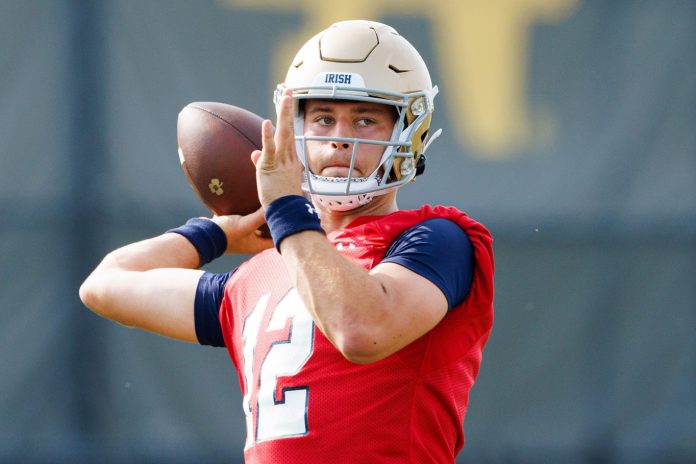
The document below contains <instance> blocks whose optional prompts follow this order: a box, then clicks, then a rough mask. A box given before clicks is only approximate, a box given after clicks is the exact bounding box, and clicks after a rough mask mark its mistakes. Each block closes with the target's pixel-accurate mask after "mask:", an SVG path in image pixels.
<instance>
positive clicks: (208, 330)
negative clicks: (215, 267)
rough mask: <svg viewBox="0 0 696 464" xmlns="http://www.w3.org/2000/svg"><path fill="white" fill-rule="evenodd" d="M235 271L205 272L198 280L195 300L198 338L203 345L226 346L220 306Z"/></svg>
mask: <svg viewBox="0 0 696 464" xmlns="http://www.w3.org/2000/svg"><path fill="white" fill-rule="evenodd" d="M233 273H234V271H231V272H227V273H224V274H215V273H212V272H204V273H203V275H201V278H200V279H199V280H198V287H196V298H195V300H194V316H195V321H196V337H197V338H198V343H200V344H201V345H210V346H225V339H224V338H223V336H222V326H221V325H220V305H221V304H222V298H223V296H224V295H225V284H226V283H227V280H228V279H229V278H230V276H231V275H232V274H233Z"/></svg>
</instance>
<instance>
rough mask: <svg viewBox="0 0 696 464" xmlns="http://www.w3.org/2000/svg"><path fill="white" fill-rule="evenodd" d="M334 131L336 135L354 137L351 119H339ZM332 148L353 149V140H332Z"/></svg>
mask: <svg viewBox="0 0 696 464" xmlns="http://www.w3.org/2000/svg"><path fill="white" fill-rule="evenodd" d="M333 132H334V133H333V135H334V136H335V137H353V132H352V126H351V124H350V122H349V121H346V120H344V119H339V120H338V121H336V125H335V126H334V131H333ZM331 148H333V149H334V150H341V149H342V150H351V149H352V148H353V144H352V143H351V142H345V141H343V142H341V141H338V140H332V141H331Z"/></svg>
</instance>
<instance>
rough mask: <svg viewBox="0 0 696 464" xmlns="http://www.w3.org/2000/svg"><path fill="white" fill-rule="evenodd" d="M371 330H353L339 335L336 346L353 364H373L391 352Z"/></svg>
mask: <svg viewBox="0 0 696 464" xmlns="http://www.w3.org/2000/svg"><path fill="white" fill-rule="evenodd" d="M374 335H375V334H374V333H372V332H371V331H360V332H353V333H351V334H344V335H343V336H342V337H338V338H337V340H336V341H335V342H334V346H336V349H338V351H339V352H340V353H341V355H342V356H343V357H344V358H345V359H346V360H348V361H350V362H352V363H353V364H371V363H373V362H377V361H380V360H382V359H384V358H386V357H387V356H388V355H389V354H391V352H390V351H389V350H388V349H386V348H385V346H384V344H383V343H382V342H380V340H379V339H378V338H377V337H376V336H374Z"/></svg>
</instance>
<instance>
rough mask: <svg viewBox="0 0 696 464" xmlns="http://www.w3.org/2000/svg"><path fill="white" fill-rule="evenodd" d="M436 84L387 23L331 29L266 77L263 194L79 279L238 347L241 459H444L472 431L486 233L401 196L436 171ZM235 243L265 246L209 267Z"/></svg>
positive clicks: (191, 331)
mask: <svg viewBox="0 0 696 464" xmlns="http://www.w3.org/2000/svg"><path fill="white" fill-rule="evenodd" d="M436 94H437V87H435V86H433V85H432V83H431V79H430V75H429V72H428V69H427V67H426V65H425V63H424V61H423V59H422V58H421V56H420V54H419V53H418V52H417V51H416V49H415V48H414V47H413V46H412V45H411V44H410V43H409V42H408V41H407V40H406V39H404V38H403V37H402V36H401V35H399V34H398V33H397V32H396V31H395V30H394V29H393V28H391V27H389V26H387V25H384V24H380V23H377V22H372V21H344V22H340V23H336V24H334V25H332V26H330V27H329V28H328V29H326V30H324V31H322V32H320V33H319V34H317V35H316V36H314V37H312V38H311V39H310V40H309V41H308V42H307V43H306V44H305V45H304V46H303V47H302V48H301V49H300V51H299V52H298V54H297V56H296V57H295V58H294V59H293V61H292V63H291V64H290V67H289V70H288V73H287V76H286V79H285V81H284V82H283V83H282V84H280V85H279V86H278V88H277V90H276V92H275V103H276V109H277V121H276V130H275V132H274V130H273V126H272V124H271V121H265V122H264V125H263V149H262V150H259V151H256V152H254V153H253V154H252V160H253V161H254V164H255V165H256V176H257V186H258V194H259V199H260V201H261V205H262V208H261V209H260V210H259V211H257V212H255V213H253V214H250V215H248V216H214V217H213V218H212V219H201V218H199V219H193V220H190V221H188V222H187V223H186V224H185V225H183V226H181V227H177V228H174V229H171V230H169V231H167V232H166V233H164V234H162V235H160V236H158V237H154V238H150V239H147V240H144V241H141V242H137V243H134V244H130V245H126V246H124V247H122V248H119V249H117V250H115V251H113V252H111V253H109V254H108V255H107V256H106V257H105V258H104V260H103V261H102V262H101V263H100V264H99V266H98V267H97V268H96V269H95V270H94V271H93V273H92V274H91V275H90V276H89V277H88V278H87V279H86V280H85V282H84V283H83V285H82V287H81V288H80V296H81V298H82V300H83V301H84V303H85V304H86V305H87V306H88V307H89V308H91V309H92V310H94V311H95V312H97V313H98V314H101V315H103V316H104V317H107V318H110V319H113V320H115V321H117V322H120V323H122V324H126V325H129V326H134V327H139V328H143V329H146V330H150V331H153V332H156V333H159V334H162V335H165V336H169V337H172V338H176V339H180V340H185V341H190V342H196V343H201V344H206V345H213V346H220V347H225V348H226V349H227V351H228V352H229V355H230V358H231V360H232V362H233V363H234V366H235V368H236V371H237V373H238V377H239V383H240V385H241V389H242V393H243V409H244V412H245V414H246V423H247V437H246V445H245V449H244V456H245V461H246V462H247V463H287V464H300V463H302V464H307V463H322V464H324V463H327V462H331V463H340V462H350V463H419V464H422V463H437V464H442V463H453V462H454V460H455V457H456V455H457V453H459V451H460V450H461V448H462V446H463V445H464V432H463V421H464V417H465V413H466V409H467V405H468V400H469V391H470V389H471V387H472V386H473V384H474V381H475V380H476V377H477V374H478V372H479V368H480V364H481V358H482V353H483V349H484V346H485V344H486V342H487V340H488V337H489V335H490V332H491V328H492V325H493V293H494V288H493V268H494V264H493V250H492V238H491V236H490V234H489V232H488V231H487V230H486V228H485V227H483V226H482V225H481V224H479V223H478V222H476V221H474V220H473V219H471V218H470V217H469V216H467V215H466V214H465V213H463V212H461V211H459V210H457V209H455V208H453V207H446V206H429V205H425V206H422V207H421V208H419V209H416V210H400V209H399V208H398V206H397V201H396V197H397V192H398V190H399V188H401V187H403V186H405V185H407V184H409V183H411V182H412V181H413V180H414V178H415V177H416V176H418V175H421V174H422V173H423V172H424V170H425V156H424V153H425V151H426V150H427V149H428V147H429V145H430V143H431V142H432V141H433V140H434V139H435V138H436V137H437V135H438V132H437V131H431V128H430V123H431V118H432V114H433V110H434V98H435V96H436ZM409 188H415V187H409ZM264 221H266V222H267V223H268V225H269V228H270V231H271V236H272V239H264V238H261V237H259V236H257V235H256V234H255V233H254V231H255V230H256V228H257V227H259V226H260V225H261V224H263V222H264ZM224 252H227V253H253V254H254V256H253V257H251V258H250V259H249V260H247V261H246V262H244V263H243V264H242V265H241V266H239V267H238V268H237V269H235V270H233V271H230V272H228V273H210V272H204V271H202V270H199V269H198V268H199V267H200V266H201V265H203V264H205V263H206V262H209V261H210V260H212V259H215V258H216V257H218V256H220V255H221V254H222V253H224Z"/></svg>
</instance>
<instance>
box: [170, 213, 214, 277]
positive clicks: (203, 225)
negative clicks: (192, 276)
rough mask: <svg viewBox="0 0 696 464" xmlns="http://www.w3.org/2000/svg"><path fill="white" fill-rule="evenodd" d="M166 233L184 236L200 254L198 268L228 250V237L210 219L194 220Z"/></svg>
mask: <svg viewBox="0 0 696 464" xmlns="http://www.w3.org/2000/svg"><path fill="white" fill-rule="evenodd" d="M166 233H174V234H179V235H182V236H184V237H185V238H186V239H187V240H188V241H189V242H190V243H191V245H193V247H194V248H195V249H196V251H197V252H198V267H201V266H204V265H206V264H208V263H209V262H211V261H213V260H214V259H217V258H219V257H220V256H222V255H223V254H224V253H225V250H226V249H227V236H226V235H225V232H224V231H223V230H222V228H221V227H220V226H219V225H218V224H216V223H215V222H213V221H212V220H210V219H206V218H192V219H189V220H188V221H186V224H184V225H182V226H179V227H177V228H175V229H169V230H168V231H167V232H166Z"/></svg>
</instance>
